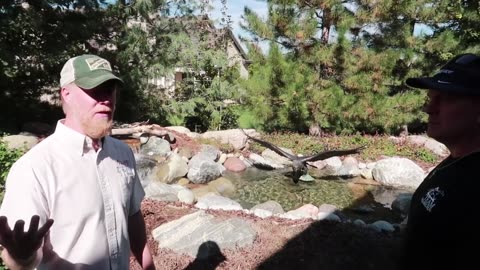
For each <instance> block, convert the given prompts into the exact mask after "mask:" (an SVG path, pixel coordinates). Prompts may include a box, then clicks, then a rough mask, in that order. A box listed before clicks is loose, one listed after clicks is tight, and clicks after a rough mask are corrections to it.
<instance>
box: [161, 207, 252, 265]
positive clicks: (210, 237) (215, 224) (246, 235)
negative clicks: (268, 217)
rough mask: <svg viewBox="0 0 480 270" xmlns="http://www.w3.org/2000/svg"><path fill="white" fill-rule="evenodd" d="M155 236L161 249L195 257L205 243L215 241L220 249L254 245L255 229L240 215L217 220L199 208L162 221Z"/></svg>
mask: <svg viewBox="0 0 480 270" xmlns="http://www.w3.org/2000/svg"><path fill="white" fill-rule="evenodd" d="M152 235H153V238H154V239H155V241H156V242H157V243H158V245H159V247H160V248H168V249H171V250H173V251H175V252H177V253H185V254H187V255H190V256H192V257H196V256H197V253H198V251H199V248H200V245H201V244H203V243H205V242H215V243H216V244H217V245H218V246H219V247H220V250H224V249H233V248H239V247H244V246H248V245H251V244H252V243H253V240H254V239H255V237H256V232H255V230H254V229H252V228H251V226H250V225H249V224H248V223H247V222H246V221H244V220H241V219H239V218H230V219H227V220H218V219H216V218H215V217H214V216H213V215H210V214H207V213H205V211H197V212H195V213H192V214H189V215H186V216H183V217H181V218H179V219H177V220H174V221H171V222H168V223H166V224H162V225H161V226H159V227H157V228H155V229H154V230H153V231H152Z"/></svg>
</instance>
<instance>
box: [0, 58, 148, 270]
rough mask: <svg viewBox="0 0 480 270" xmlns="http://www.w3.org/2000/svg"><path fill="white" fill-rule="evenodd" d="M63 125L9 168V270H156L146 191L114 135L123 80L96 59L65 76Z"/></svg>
mask: <svg viewBox="0 0 480 270" xmlns="http://www.w3.org/2000/svg"><path fill="white" fill-rule="evenodd" d="M60 77H61V78H60V86H61V90H60V95H61V99H62V107H63V111H64V113H65V119H62V120H60V121H58V123H57V127H56V129H55V132H54V133H53V134H52V135H51V136H49V137H48V138H46V139H44V140H43V141H42V142H40V143H39V144H38V145H36V146H35V147H33V148H32V149H31V150H30V151H28V152H27V153H26V154H25V155H23V156H22V157H21V158H20V159H19V160H18V161H17V162H16V163H15V164H14V165H13V166H12V168H11V170H10V172H9V174H8V177H7V181H6V192H5V197H4V199H3V203H2V205H1V207H0V244H1V245H2V246H3V247H2V249H3V250H2V258H3V260H4V262H5V263H6V264H7V266H9V268H10V269H33V268H37V269H65V270H68V269H82V270H83V269H99V270H100V269H101V270H125V269H129V257H130V252H131V253H132V254H133V255H134V256H135V258H136V259H137V261H138V262H139V263H140V264H141V265H142V268H143V269H155V267H154V264H153V260H152V256H151V253H150V250H149V248H148V246H147V238H146V232H145V223H144V220H143V215H142V213H141V211H140V203H141V201H142V199H143V197H144V194H145V193H144V191H143V189H142V186H141V184H140V181H139V179H138V175H137V172H136V167H135V159H134V156H133V153H132V151H131V150H130V148H129V147H128V146H127V145H126V144H124V143H122V142H120V141H119V140H116V139H114V138H112V137H110V136H108V134H109V132H110V130H111V128H112V119H113V113H114V111H115V94H116V88H117V85H118V84H119V83H120V82H121V79H120V78H118V77H117V76H115V75H114V74H113V73H112V68H111V66H110V63H109V62H108V61H107V60H105V59H103V58H100V57H98V56H95V55H81V56H77V57H74V58H71V59H69V60H68V61H67V62H66V63H65V65H64V67H63V69H62V71H61V73H60Z"/></svg>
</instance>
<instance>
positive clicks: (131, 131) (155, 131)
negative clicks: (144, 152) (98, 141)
mask: <svg viewBox="0 0 480 270" xmlns="http://www.w3.org/2000/svg"><path fill="white" fill-rule="evenodd" d="M111 135H112V136H113V137H130V138H137V139H139V138H142V137H150V136H157V137H161V138H163V139H165V140H167V141H168V142H170V143H173V142H175V137H174V136H173V134H172V133H171V132H169V131H168V130H166V129H165V128H163V127H161V126H159V125H157V124H152V125H141V126H133V127H122V128H114V129H112V133H111Z"/></svg>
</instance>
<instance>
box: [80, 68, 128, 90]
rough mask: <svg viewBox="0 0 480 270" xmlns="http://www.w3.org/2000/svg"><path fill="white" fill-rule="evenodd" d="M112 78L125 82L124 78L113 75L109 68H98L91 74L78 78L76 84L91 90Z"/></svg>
mask: <svg viewBox="0 0 480 270" xmlns="http://www.w3.org/2000/svg"><path fill="white" fill-rule="evenodd" d="M110 80H117V81H118V82H120V83H123V81H122V79H120V78H119V77H117V76H115V75H113V74H112V73H111V72H109V71H107V70H98V71H97V72H95V73H92V74H91V75H90V76H87V77H82V78H78V79H76V80H75V84H76V85H77V86H78V87H80V88H82V89H86V90H90V89H92V88H95V87H97V86H99V85H100V84H102V83H104V82H106V81H110Z"/></svg>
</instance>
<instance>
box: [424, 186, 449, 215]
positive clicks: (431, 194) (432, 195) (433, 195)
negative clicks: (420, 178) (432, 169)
mask: <svg viewBox="0 0 480 270" xmlns="http://www.w3.org/2000/svg"><path fill="white" fill-rule="evenodd" d="M443 196H445V192H444V191H443V190H440V188H439V187H436V188H432V189H430V190H429V191H428V192H427V194H425V196H423V198H422V200H421V202H422V204H423V206H424V207H425V209H427V211H428V212H432V209H433V207H435V205H436V204H437V200H439V199H441V198H442V197H443Z"/></svg>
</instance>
